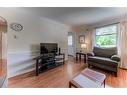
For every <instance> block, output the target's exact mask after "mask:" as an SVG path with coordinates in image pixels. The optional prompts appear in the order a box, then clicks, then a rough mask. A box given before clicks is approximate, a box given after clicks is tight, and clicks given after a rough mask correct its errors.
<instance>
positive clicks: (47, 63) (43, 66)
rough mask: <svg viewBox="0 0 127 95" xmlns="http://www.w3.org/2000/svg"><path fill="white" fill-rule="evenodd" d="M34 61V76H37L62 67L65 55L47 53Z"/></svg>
mask: <svg viewBox="0 0 127 95" xmlns="http://www.w3.org/2000/svg"><path fill="white" fill-rule="evenodd" d="M35 59H36V76H38V75H39V73H42V72H45V71H47V70H49V69H52V68H55V67H57V66H60V65H63V64H64V63H65V54H63V53H59V54H54V53H47V54H41V55H40V56H38V57H37V58H35Z"/></svg>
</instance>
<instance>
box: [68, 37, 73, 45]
mask: <svg viewBox="0 0 127 95" xmlns="http://www.w3.org/2000/svg"><path fill="white" fill-rule="evenodd" d="M72 43H73V40H72V35H69V36H68V45H69V46H72Z"/></svg>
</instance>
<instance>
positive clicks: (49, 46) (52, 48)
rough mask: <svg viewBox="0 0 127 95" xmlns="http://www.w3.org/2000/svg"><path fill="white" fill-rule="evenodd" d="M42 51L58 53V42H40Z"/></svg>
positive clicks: (42, 52)
mask: <svg viewBox="0 0 127 95" xmlns="http://www.w3.org/2000/svg"><path fill="white" fill-rule="evenodd" d="M40 51H41V52H40V53H41V54H44V53H56V52H57V51H58V44H57V43H40Z"/></svg>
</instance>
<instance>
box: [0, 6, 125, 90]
mask: <svg viewBox="0 0 127 95" xmlns="http://www.w3.org/2000/svg"><path fill="white" fill-rule="evenodd" d="M126 13H127V11H126V8H119V7H112V8H110V7H109V8H105V7H100V8H97V7H93V8H92V7H79V8H76V7H71V8H69V7H66V8H65V7H54V8H52V7H36V8H33V7H28V8H25V7H21V8H19V7H18V8H17V7H13V8H9V7H8V8H2V7H1V8H0V18H1V27H2V28H1V31H2V33H4V34H1V35H2V36H1V38H2V40H1V44H2V48H1V52H2V53H1V54H2V55H1V57H2V58H1V59H5V61H4V62H3V61H2V62H3V63H4V65H2V66H1V72H2V73H0V75H1V76H4V84H3V87H16V88H18V87H30V88H32V87H35V88H38V87H40V88H69V83H70V81H71V80H73V79H74V78H75V77H76V76H78V75H80V74H81V72H82V71H84V70H87V69H88V70H89V69H90V70H92V71H95V72H97V73H98V72H99V74H100V73H101V75H104V77H105V79H104V80H103V82H104V81H105V87H106V88H116V87H117V88H118V87H119V88H121V87H127V81H125V80H126V78H127V70H126V69H127V64H126V61H127V60H126V57H127V52H126V50H125V49H126V48H127V45H126V42H127V34H126V24H127V23H126V20H127V15H126ZM3 22H4V23H3ZM3 39H4V40H3ZM3 41H5V42H7V43H5V42H3ZM3 43H4V44H3ZM40 43H42V47H43V46H46V45H48V44H50V45H48V46H47V49H51V48H54V45H55V48H57V52H58V54H59V55H63V63H64V64H60V65H59V66H56V67H55V68H54V67H53V68H52V69H50V70H46V71H44V72H42V73H40V72H41V71H39V70H38V69H37V68H36V67H37V61H38V60H40V59H42V57H43V56H42V55H40V52H41V51H40V48H41V47H40V46H41V44H40ZM51 44H52V46H51ZM49 47H50V48H49ZM70 48H71V49H70ZM42 51H43V53H45V52H46V51H44V50H42ZM70 51H71V52H70ZM92 52H94V54H93V53H92ZM69 53H70V54H69ZM80 54H81V55H82V56H81V57H80ZM68 55H69V56H68ZM70 55H71V56H70ZM76 55H77V56H76ZM113 55H115V56H113ZM116 55H117V56H116ZM107 56H108V57H107ZM60 57H61V56H60ZM78 57H79V58H78ZM97 57H100V58H97ZM102 57H103V60H102ZM104 57H106V58H104ZM111 57H112V58H111ZM93 58H94V59H93ZM95 58H96V59H95ZM6 59H7V60H6ZM80 59H81V60H80ZM111 59H112V60H111ZM53 60H54V59H53ZM6 61H7V62H6ZM55 61H56V60H55ZM91 61H92V62H94V63H92V62H91ZM6 63H7V65H5V64H6ZM101 63H102V64H105V65H100V64H101ZM109 63H111V64H109ZM95 64H96V65H95ZM107 64H108V65H107ZM89 65H90V66H89ZM98 65H99V66H98ZM103 66H104V67H103ZM38 72H39V73H38ZM37 73H38V74H37ZM91 82H92V81H91ZM91 82H90V83H91ZM86 83H88V84H89V81H87V82H86ZM72 85H73V86H74V83H72ZM90 85H91V84H90ZM74 87H75V86H74ZM77 87H84V85H83V86H77ZM91 87H94V86H93V84H92V86H91ZM97 87H98V86H97ZM99 87H100V86H99ZM102 87H103V86H102ZM86 88H87V87H86ZM95 88H96V86H95Z"/></svg>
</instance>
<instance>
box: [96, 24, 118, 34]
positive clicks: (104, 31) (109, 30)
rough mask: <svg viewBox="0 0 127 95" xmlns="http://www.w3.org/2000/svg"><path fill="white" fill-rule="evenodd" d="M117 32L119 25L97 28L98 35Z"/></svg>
mask: <svg viewBox="0 0 127 95" xmlns="http://www.w3.org/2000/svg"><path fill="white" fill-rule="evenodd" d="M116 32H117V25H112V26H107V27H102V28H98V29H96V35H106V34H113V33H116Z"/></svg>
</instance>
